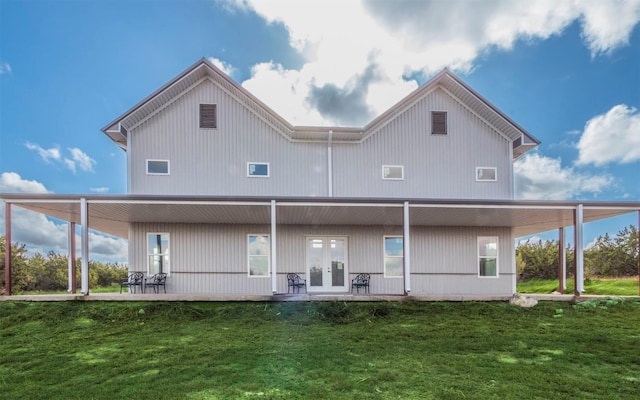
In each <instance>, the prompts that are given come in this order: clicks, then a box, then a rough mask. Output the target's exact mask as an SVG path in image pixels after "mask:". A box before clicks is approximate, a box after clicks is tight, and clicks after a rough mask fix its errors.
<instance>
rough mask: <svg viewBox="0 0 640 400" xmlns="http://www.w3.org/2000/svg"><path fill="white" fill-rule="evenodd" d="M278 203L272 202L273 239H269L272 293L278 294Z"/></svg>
mask: <svg viewBox="0 0 640 400" xmlns="http://www.w3.org/2000/svg"><path fill="white" fill-rule="evenodd" d="M276 221H277V220H276V201H275V200H271V238H269V244H270V245H271V248H270V249H269V255H270V256H271V292H272V293H277V292H278V268H277V265H278V264H277V262H276V226H277V222H276Z"/></svg>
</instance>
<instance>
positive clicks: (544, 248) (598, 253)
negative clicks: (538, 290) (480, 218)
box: [516, 225, 638, 281]
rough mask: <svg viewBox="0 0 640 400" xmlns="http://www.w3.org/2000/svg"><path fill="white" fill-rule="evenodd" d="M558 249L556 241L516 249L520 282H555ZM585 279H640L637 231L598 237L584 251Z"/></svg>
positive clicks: (569, 271)
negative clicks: (635, 277)
mask: <svg viewBox="0 0 640 400" xmlns="http://www.w3.org/2000/svg"><path fill="white" fill-rule="evenodd" d="M565 253H566V256H567V276H568V277H573V268H572V266H573V260H574V256H575V252H574V249H572V248H570V247H567V248H566V250H565ZM558 256H559V246H558V241H557V240H544V241H542V240H539V241H526V242H524V243H520V244H519V245H518V246H517V247H516V271H517V274H518V280H520V281H526V280H529V279H555V278H557V277H558ZM584 272H585V276H586V277H592V278H602V277H629V276H637V275H638V229H637V228H636V227H634V226H633V225H630V226H629V227H625V228H624V229H623V230H621V231H619V232H618V233H617V234H616V236H615V237H611V236H609V234H605V235H604V236H599V237H598V238H597V239H596V240H595V242H594V244H593V246H591V247H589V248H588V249H586V250H585V251H584Z"/></svg>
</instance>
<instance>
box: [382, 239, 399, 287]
mask: <svg viewBox="0 0 640 400" xmlns="http://www.w3.org/2000/svg"><path fill="white" fill-rule="evenodd" d="M403 264H404V239H403V238H402V236H385V237H384V277H385V278H402V269H403Z"/></svg>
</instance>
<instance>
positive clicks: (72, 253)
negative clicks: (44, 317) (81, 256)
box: [67, 221, 76, 293]
mask: <svg viewBox="0 0 640 400" xmlns="http://www.w3.org/2000/svg"><path fill="white" fill-rule="evenodd" d="M75 231H76V224H75V223H73V222H72V221H69V224H68V231H67V248H68V249H69V258H68V261H67V268H68V281H69V288H68V289H67V292H69V293H73V283H74V281H75V279H73V278H74V277H75V268H74V266H75V258H76V250H75V249H76V246H75V245H74V241H75V240H76V232H75Z"/></svg>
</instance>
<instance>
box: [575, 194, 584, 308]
mask: <svg viewBox="0 0 640 400" xmlns="http://www.w3.org/2000/svg"><path fill="white" fill-rule="evenodd" d="M583 215H584V214H583V206H582V204H578V206H577V207H576V209H575V214H574V220H575V226H574V239H575V240H574V246H575V266H576V269H575V283H574V294H575V295H576V296H580V293H582V292H584V246H583V244H582V241H583V236H582V224H583Z"/></svg>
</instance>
